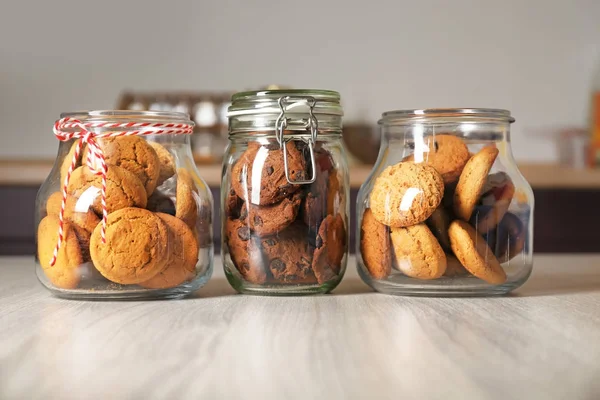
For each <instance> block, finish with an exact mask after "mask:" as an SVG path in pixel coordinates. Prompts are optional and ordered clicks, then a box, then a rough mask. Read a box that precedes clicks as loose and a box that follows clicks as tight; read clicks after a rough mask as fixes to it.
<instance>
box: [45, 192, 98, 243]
mask: <svg viewBox="0 0 600 400" xmlns="http://www.w3.org/2000/svg"><path fill="white" fill-rule="evenodd" d="M61 206H62V192H54V193H52V194H51V195H50V197H48V200H47V201H46V212H47V213H48V215H56V216H58V215H59V214H60V208H61ZM90 206H91V204H90V202H86V201H85V199H84V198H82V199H78V198H77V197H75V196H72V195H70V194H67V199H66V202H65V212H64V219H66V220H68V221H69V222H71V223H73V224H75V225H77V226H78V227H80V228H81V229H83V230H85V231H86V232H88V233H89V234H91V233H92V232H93V231H94V228H96V226H97V225H98V223H99V222H100V218H99V217H98V216H97V215H96V213H94V211H92V209H91V208H90Z"/></svg>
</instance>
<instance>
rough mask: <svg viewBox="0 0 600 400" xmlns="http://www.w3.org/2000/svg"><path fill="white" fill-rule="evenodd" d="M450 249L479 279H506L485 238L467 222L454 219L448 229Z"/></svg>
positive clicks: (496, 281) (494, 280)
mask: <svg viewBox="0 0 600 400" xmlns="http://www.w3.org/2000/svg"><path fill="white" fill-rule="evenodd" d="M448 234H449V235H450V244H451V245H452V251H453V252H454V255H455V256H456V258H458V260H459V261H460V263H461V264H462V265H463V266H464V267H465V268H466V269H467V271H469V272H470V273H471V274H473V275H475V276H476V277H478V278H479V279H483V280H484V281H486V282H488V283H491V284H496V285H497V284H501V283H504V282H505V281H506V273H505V272H504V269H502V267H501V266H500V263H499V262H498V260H497V259H496V256H495V255H494V253H493V252H492V250H491V249H490V248H489V246H488V245H487V243H486V242H485V240H484V239H483V238H482V237H481V236H480V235H479V234H478V233H477V231H475V228H473V227H472V226H471V225H469V224H468V223H466V222H464V221H461V220H455V221H452V223H451V224H450V229H449V230H448Z"/></svg>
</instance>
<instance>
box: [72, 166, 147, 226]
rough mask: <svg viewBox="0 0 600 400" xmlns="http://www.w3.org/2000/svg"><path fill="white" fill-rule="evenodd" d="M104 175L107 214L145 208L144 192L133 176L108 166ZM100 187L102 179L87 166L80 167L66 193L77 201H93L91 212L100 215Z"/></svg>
mask: <svg viewBox="0 0 600 400" xmlns="http://www.w3.org/2000/svg"><path fill="white" fill-rule="evenodd" d="M106 175H107V176H106V208H107V211H108V213H109V214H110V213H111V212H113V211H116V210H119V209H121V208H125V207H141V208H144V207H146V204H147V201H148V196H146V190H145V189H144V186H143V185H142V184H141V182H140V180H139V179H138V178H136V176H135V175H134V174H132V173H131V172H129V171H127V170H125V169H122V168H120V167H117V166H115V165H109V166H108V173H107V174H106ZM92 187H93V188H94V189H91V188H92ZM101 187H102V177H101V176H100V175H95V174H93V173H92V172H91V171H90V170H89V168H88V167H87V166H82V167H79V168H77V169H76V170H75V171H73V174H72V175H71V180H70V181H69V185H68V187H67V191H68V193H70V194H72V195H73V196H75V197H77V198H78V199H80V200H78V201H85V202H88V201H92V200H93V203H92V206H91V207H92V210H94V212H95V213H96V214H98V215H102V196H101V191H100V189H101ZM82 198H83V199H85V200H83V199H82Z"/></svg>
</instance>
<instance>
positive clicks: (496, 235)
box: [485, 213, 526, 264]
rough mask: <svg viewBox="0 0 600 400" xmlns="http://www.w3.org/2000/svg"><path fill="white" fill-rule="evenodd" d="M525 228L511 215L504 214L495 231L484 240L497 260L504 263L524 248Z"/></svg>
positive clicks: (491, 231)
mask: <svg viewBox="0 0 600 400" xmlns="http://www.w3.org/2000/svg"><path fill="white" fill-rule="evenodd" d="M525 235H526V231H525V227H524V226H523V222H521V220H520V219H519V217H517V216H516V215H514V214H512V213H506V214H505V215H504V218H502V221H500V223H499V224H498V225H497V226H496V229H492V230H490V231H489V232H488V233H487V235H486V236H485V239H486V241H487V243H488V245H489V246H490V248H491V249H492V250H493V251H494V255H496V258H498V262H500V263H501V264H502V263H505V262H507V261H510V260H512V259H513V258H514V257H515V256H517V255H518V254H520V253H521V252H522V251H523V249H524V248H525Z"/></svg>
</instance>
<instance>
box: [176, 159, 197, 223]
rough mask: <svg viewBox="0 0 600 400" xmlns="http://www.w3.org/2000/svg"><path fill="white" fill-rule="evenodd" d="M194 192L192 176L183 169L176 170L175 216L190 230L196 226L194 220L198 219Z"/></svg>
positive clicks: (194, 186)
mask: <svg viewBox="0 0 600 400" xmlns="http://www.w3.org/2000/svg"><path fill="white" fill-rule="evenodd" d="M196 191H197V189H196V185H194V180H193V178H192V174H191V173H190V172H189V171H188V170H187V169H185V168H178V169H177V198H176V199H175V216H176V217H177V218H179V219H181V220H182V221H183V222H185V223H186V224H187V226H189V227H190V228H193V227H195V226H196V220H197V219H198V204H197V203H196V199H195V197H194V193H195V192H196Z"/></svg>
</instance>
